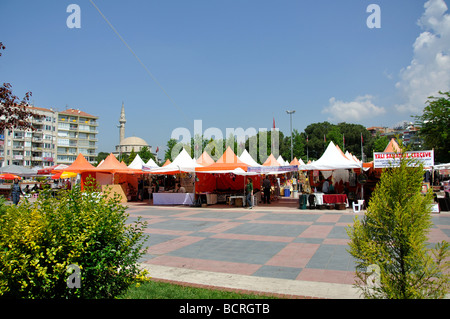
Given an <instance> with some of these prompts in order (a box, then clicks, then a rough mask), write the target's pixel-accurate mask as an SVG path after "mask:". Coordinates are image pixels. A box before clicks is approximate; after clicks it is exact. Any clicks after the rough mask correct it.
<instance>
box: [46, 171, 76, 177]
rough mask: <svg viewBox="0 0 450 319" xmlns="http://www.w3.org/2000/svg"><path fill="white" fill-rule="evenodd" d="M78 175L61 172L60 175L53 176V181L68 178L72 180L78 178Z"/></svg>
mask: <svg viewBox="0 0 450 319" xmlns="http://www.w3.org/2000/svg"><path fill="white" fill-rule="evenodd" d="M76 176H77V173H73V172H65V171H62V170H60V171H59V172H58V173H56V174H55V175H53V176H52V179H67V178H72V177H76Z"/></svg>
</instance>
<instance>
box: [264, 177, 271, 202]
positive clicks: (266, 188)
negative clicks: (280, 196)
mask: <svg viewBox="0 0 450 319" xmlns="http://www.w3.org/2000/svg"><path fill="white" fill-rule="evenodd" d="M262 186H263V189H264V197H263V201H264V203H267V204H270V187H271V184H270V180H269V176H268V175H266V178H265V179H264V181H263V184H262Z"/></svg>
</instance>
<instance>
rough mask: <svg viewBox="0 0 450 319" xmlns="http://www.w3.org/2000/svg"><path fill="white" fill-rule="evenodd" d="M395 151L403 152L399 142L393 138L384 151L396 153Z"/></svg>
mask: <svg viewBox="0 0 450 319" xmlns="http://www.w3.org/2000/svg"><path fill="white" fill-rule="evenodd" d="M394 152H397V153H399V152H401V149H400V146H398V144H397V142H396V141H395V139H394V138H391V140H390V141H389V144H388V145H387V146H386V148H385V149H384V151H383V153H394Z"/></svg>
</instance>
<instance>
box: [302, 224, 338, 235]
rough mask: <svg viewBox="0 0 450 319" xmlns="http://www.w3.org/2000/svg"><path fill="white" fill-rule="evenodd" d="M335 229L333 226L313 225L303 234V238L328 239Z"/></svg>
mask: <svg viewBox="0 0 450 319" xmlns="http://www.w3.org/2000/svg"><path fill="white" fill-rule="evenodd" d="M332 229H333V226H332V225H311V226H309V227H308V228H307V229H306V230H305V231H304V232H302V233H301V235H300V236H298V237H301V238H326V237H327V236H328V234H329V233H330V231H331V230H332Z"/></svg>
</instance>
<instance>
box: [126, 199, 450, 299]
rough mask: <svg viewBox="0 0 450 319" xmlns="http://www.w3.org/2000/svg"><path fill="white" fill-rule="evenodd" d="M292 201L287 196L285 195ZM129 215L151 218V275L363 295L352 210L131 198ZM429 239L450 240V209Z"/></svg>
mask: <svg viewBox="0 0 450 319" xmlns="http://www.w3.org/2000/svg"><path fill="white" fill-rule="evenodd" d="M286 203H288V202H286ZM127 206H128V207H129V209H128V211H127V212H128V213H129V214H130V217H129V222H133V221H135V220H137V218H138V217H139V216H141V217H142V218H143V219H144V220H146V221H147V222H148V225H147V228H146V230H145V233H146V234H148V235H149V238H148V240H147V242H146V246H148V249H147V252H146V254H145V255H144V256H143V257H142V258H141V260H140V262H141V265H142V266H143V267H146V268H147V269H148V270H149V273H150V276H151V277H153V278H155V279H163V280H169V281H177V282H188V283H192V284H199V285H203V286H218V287H225V288H236V289H241V290H251V291H262V292H268V293H270V292H272V293H278V294H284V295H292V296H302V297H318V298H358V297H359V294H358V291H357V290H356V289H355V288H354V287H352V284H353V283H354V270H355V262H354V259H353V257H352V256H351V255H350V254H349V253H348V251H347V250H348V240H349V239H348V236H347V233H346V228H347V227H348V226H349V225H352V223H353V220H354V218H362V217H363V214H364V211H363V212H361V213H358V214H355V213H353V211H352V210H351V209H347V210H300V209H298V208H297V207H296V205H295V203H294V204H293V203H292V202H290V203H288V204H287V205H286V206H287V207H283V205H282V203H278V205H276V204H275V205H273V206H271V205H259V206H256V207H254V208H253V209H251V210H250V209H246V208H234V207H233V208H228V207H225V206H222V207H221V206H219V205H215V206H208V207H205V208H202V207H187V206H170V207H168V206H152V205H149V204H148V203H128V204H127ZM432 220H433V223H434V226H433V227H432V229H431V232H430V234H429V243H430V245H433V244H435V243H437V242H439V241H442V240H447V241H449V236H450V214H449V213H448V212H443V213H441V214H433V215H432Z"/></svg>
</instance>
